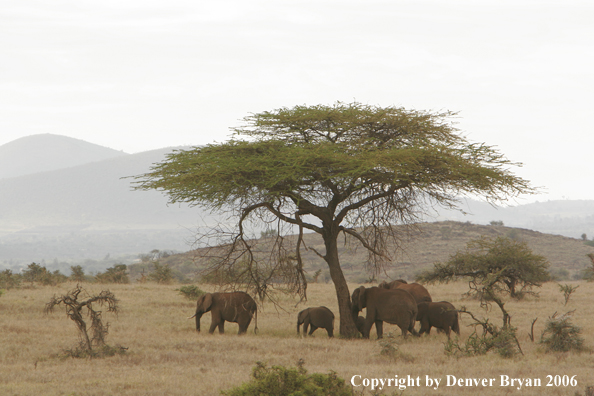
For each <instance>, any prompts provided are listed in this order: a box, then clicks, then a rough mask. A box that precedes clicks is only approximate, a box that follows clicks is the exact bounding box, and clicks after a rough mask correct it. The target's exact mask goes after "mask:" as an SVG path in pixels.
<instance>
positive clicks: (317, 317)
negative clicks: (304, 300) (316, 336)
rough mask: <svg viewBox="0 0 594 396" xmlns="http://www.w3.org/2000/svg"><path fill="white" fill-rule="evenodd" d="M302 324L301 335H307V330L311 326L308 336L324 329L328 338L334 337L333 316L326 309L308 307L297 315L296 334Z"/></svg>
mask: <svg viewBox="0 0 594 396" xmlns="http://www.w3.org/2000/svg"><path fill="white" fill-rule="evenodd" d="M302 324H303V335H307V328H308V327H309V326H310V325H311V329H310V330H309V335H311V334H312V333H313V332H314V331H316V330H317V329H318V328H323V329H326V331H327V332H328V337H334V314H333V313H332V311H330V310H329V309H328V308H326V307H310V308H306V309H304V310H303V311H301V312H299V314H298V315H297V334H299V327H300V326H301V325H302Z"/></svg>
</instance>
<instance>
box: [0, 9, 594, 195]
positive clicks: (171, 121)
mask: <svg viewBox="0 0 594 396" xmlns="http://www.w3.org/2000/svg"><path fill="white" fill-rule="evenodd" d="M592 21H594V3H592V2H591V1H583V2H578V1H570V0H569V1H568V0H563V1H546V0H535V1H522V0H514V1H505V0H504V1H502V0H491V1H481V0H468V1H452V0H434V1H422V0H411V1H399V0H387V1H373V0H371V1H370V0H366V1H362V0H361V1H348V0H340V1H331V0H315V1H303V0H300V1H284V0H283V1H279V0H270V1H250V0H237V1H221V0H219V1H216V2H215V1H198V0H189V1H165V0H102V1H96V0H95V1H88V0H65V1H51V2H48V1H45V0H39V1H29V0H4V1H3V2H2V7H0V50H1V56H2V59H1V62H0V145H2V144H5V143H7V142H10V141H12V140H15V139H17V138H20V137H23V136H28V135H33V134H39V133H53V134H61V135H66V136H70V137H74V138H78V139H83V140H86V141H89V142H92V143H96V144H100V145H103V146H107V147H111V148H113V149H117V150H123V151H125V152H128V153H135V152H140V151H145V150H151V149H156V148H161V147H166V146H175V145H199V144H205V143H212V142H217V141H218V142H221V141H224V140H226V139H227V138H228V137H229V129H228V128H229V127H232V126H238V125H240V124H241V121H240V120H241V118H243V117H244V116H246V115H248V114H249V113H254V112H260V111H265V110H272V109H276V108H279V107H285V106H294V105H301V104H309V105H315V104H332V103H334V102H336V101H343V102H351V101H354V100H356V101H358V102H363V103H367V104H372V105H381V106H390V105H395V106H403V107H406V108H412V109H419V110H421V109H423V110H443V109H448V110H453V111H459V112H460V118H459V120H458V121H459V125H458V126H459V127H460V129H461V130H462V131H463V132H464V133H465V134H466V135H467V136H468V138H469V139H470V140H472V141H481V142H486V143H487V144H489V145H495V146H497V147H498V148H499V149H500V150H501V151H502V152H503V153H504V154H505V155H506V156H507V157H508V158H509V159H511V160H513V161H518V162H522V163H524V166H523V167H522V168H519V169H517V170H516V173H517V174H519V175H520V176H522V177H525V178H527V179H529V180H531V181H532V182H533V184H534V185H535V186H543V187H545V189H546V190H545V192H546V194H542V195H539V196H536V197H531V198H530V199H528V201H533V200H535V199H539V200H547V199H594V183H592V177H591V176H590V172H591V169H592V161H591V159H592V154H591V152H592V148H593V147H594V131H593V129H594V128H593V125H594V117H592V109H593V107H594V100H593V97H592V96H593V94H594V23H593V22H592ZM522 202H524V201H522Z"/></svg>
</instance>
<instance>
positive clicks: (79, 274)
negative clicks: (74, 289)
mask: <svg viewBox="0 0 594 396" xmlns="http://www.w3.org/2000/svg"><path fill="white" fill-rule="evenodd" d="M70 271H71V274H70V280H72V281H75V282H84V281H85V280H86V278H85V270H83V267H82V266H80V265H72V266H70Z"/></svg>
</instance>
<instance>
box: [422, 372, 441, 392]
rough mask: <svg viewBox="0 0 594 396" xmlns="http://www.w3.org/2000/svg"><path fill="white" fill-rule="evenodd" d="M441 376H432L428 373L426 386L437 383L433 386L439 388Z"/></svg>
mask: <svg viewBox="0 0 594 396" xmlns="http://www.w3.org/2000/svg"><path fill="white" fill-rule="evenodd" d="M439 381H440V379H439V378H435V379H433V378H430V377H429V376H428V375H425V386H426V387H431V386H433V383H435V386H433V389H437V388H439Z"/></svg>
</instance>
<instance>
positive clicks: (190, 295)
mask: <svg viewBox="0 0 594 396" xmlns="http://www.w3.org/2000/svg"><path fill="white" fill-rule="evenodd" d="M175 290H177V291H179V293H180V294H181V295H182V296H184V297H185V298H187V299H188V300H197V299H198V297H200V296H201V295H203V294H205V292H204V291H203V290H201V289H200V288H198V286H196V285H187V286H182V287H180V288H179V289H175Z"/></svg>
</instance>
